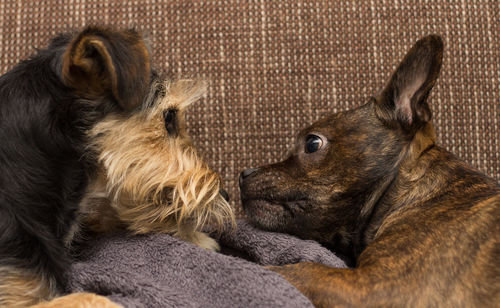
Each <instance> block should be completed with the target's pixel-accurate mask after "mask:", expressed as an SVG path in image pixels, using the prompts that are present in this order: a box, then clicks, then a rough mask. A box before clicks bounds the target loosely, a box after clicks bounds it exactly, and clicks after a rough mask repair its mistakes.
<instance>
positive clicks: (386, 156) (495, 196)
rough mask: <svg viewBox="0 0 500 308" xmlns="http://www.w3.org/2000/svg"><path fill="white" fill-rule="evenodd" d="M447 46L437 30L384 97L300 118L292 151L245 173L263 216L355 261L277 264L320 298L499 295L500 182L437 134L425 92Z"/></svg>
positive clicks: (452, 300) (429, 303) (349, 302)
mask: <svg viewBox="0 0 500 308" xmlns="http://www.w3.org/2000/svg"><path fill="white" fill-rule="evenodd" d="M442 55H443V42H442V40H441V38H440V37H437V36H433V35H431V36H428V37H425V38H423V39H421V40H419V41H418V42H417V43H416V44H415V45H414V46H413V48H412V49H411V50H410V51H409V52H408V54H407V55H406V57H405V58H404V59H403V61H402V62H401V64H400V65H399V66H398V67H397V69H396V71H395V72H394V74H393V75H392V77H391V79H390V80H389V82H388V83H387V86H386V87H385V89H383V90H382V91H381V93H380V94H379V95H378V96H376V97H373V98H371V99H370V100H369V101H368V102H367V103H366V104H364V105H362V106H360V107H358V108H356V109H353V110H349V111H345V112H341V113H336V114H330V115H327V116H325V117H324V118H323V119H321V120H319V121H317V122H315V123H313V124H312V125H310V126H309V127H306V128H305V129H303V130H302V131H301V132H300V133H299V135H298V136H297V139H296V143H295V145H294V146H293V149H292V151H291V153H290V156H289V157H288V158H287V159H286V160H284V161H282V162H278V163H275V164H271V165H267V166H262V167H259V168H255V169H249V170H245V171H243V172H242V173H241V176H240V188H241V199H242V202H243V207H244V209H245V212H246V213H247V215H248V217H249V219H250V220H251V221H252V222H253V223H254V224H256V225H257V226H259V227H261V228H264V229H268V230H272V231H281V232H288V233H292V234H295V235H297V236H299V237H302V238H305V239H314V240H316V241H319V242H321V243H322V244H323V245H325V246H326V247H328V248H330V249H332V250H333V251H335V252H336V253H337V254H339V255H340V256H342V257H343V258H344V259H345V260H346V261H347V263H349V265H350V266H352V267H354V268H353V269H338V268H329V267H327V266H324V265H320V264H311V263H298V264H293V265H288V266H284V267H273V268H272V270H274V271H276V272H278V273H280V274H282V275H283V276H284V277H285V278H286V279H287V280H288V281H290V282H291V283H292V284H294V285H295V286H296V287H297V288H298V289H299V290H301V291H302V292H303V293H304V294H305V295H307V296H308V297H309V298H310V299H311V301H312V302H313V304H314V305H315V306H316V307H496V306H498V303H499V302H500V283H499V279H498V277H500V269H499V267H498V261H497V260H499V259H500V250H499V247H500V224H499V223H498V222H499V221H500V186H499V184H498V182H496V181H495V180H494V179H492V178H489V177H487V176H486V175H484V174H481V173H480V172H479V171H477V170H475V169H474V168H472V167H470V166H468V165H467V164H465V163H464V162H462V161H460V160H459V159H458V158H457V157H455V156H454V155H452V154H451V153H449V152H447V151H446V150H445V149H443V148H441V147H439V146H438V145H436V144H435V141H436V137H435V133H434V127H433V125H432V123H431V122H430V120H431V111H430V107H429V105H428V102H427V97H428V95H429V93H430V91H431V89H432V87H433V86H434V84H435V82H436V80H437V77H438V74H439V71H440V68H441V61H442ZM457 103H459V102H457Z"/></svg>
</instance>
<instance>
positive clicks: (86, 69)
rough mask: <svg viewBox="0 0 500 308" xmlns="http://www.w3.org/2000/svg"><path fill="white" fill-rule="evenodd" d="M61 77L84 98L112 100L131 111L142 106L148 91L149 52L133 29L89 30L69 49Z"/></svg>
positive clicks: (74, 40)
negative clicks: (107, 98) (106, 98)
mask: <svg viewBox="0 0 500 308" xmlns="http://www.w3.org/2000/svg"><path fill="white" fill-rule="evenodd" d="M61 76H62V80H63V82H64V84H65V85H66V86H68V87H70V88H73V89H74V90H75V92H76V93H77V94H78V95H80V96H82V97H83V98H86V99H97V98H100V97H112V98H113V99H114V100H115V101H116V102H117V103H118V105H119V106H121V108H123V109H125V110H130V109H133V108H135V107H137V106H138V105H139V104H141V102H142V98H143V97H144V96H145V95H146V94H147V92H146V91H148V88H149V81H150V76H151V64H150V55H149V51H148V48H147V47H146V45H145V43H144V40H143V38H142V36H141V35H140V34H139V33H137V32H136V31H134V30H127V31H115V30H112V29H109V28H100V27H88V28H86V29H85V30H84V31H82V32H81V33H80V34H78V35H77V36H76V37H75V38H74V39H73V40H72V41H71V43H70V44H69V46H68V47H67V49H66V51H65V53H64V55H63V61H62V72H61Z"/></svg>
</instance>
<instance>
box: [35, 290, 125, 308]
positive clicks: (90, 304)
mask: <svg viewBox="0 0 500 308" xmlns="http://www.w3.org/2000/svg"><path fill="white" fill-rule="evenodd" d="M66 307H67V308H121V307H123V306H121V305H118V304H116V303H113V302H112V301H110V300H109V299H107V298H106V297H104V296H99V295H96V294H91V293H73V294H70V295H66V296H62V297H58V298H56V299H54V300H51V301H50V302H43V303H40V304H38V305H35V306H32V307H31V308H66Z"/></svg>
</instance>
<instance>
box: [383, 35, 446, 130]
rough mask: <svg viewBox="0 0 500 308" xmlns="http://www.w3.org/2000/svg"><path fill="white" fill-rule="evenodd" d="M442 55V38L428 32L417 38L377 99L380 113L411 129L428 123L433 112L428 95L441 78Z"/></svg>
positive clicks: (394, 122)
mask: <svg viewBox="0 0 500 308" xmlns="http://www.w3.org/2000/svg"><path fill="white" fill-rule="evenodd" d="M442 58H443V41H442V39H441V37H439V36H437V35H429V36H426V37H424V38H422V39H420V40H419V41H417V42H416V43H415V45H414V46H413V47H412V48H411V50H410V51H409V52H408V53H407V54H406V56H405V58H404V59H403V61H402V62H401V63H400V64H399V66H398V68H397V69H396V71H395V72H394V73H393V75H392V77H391V79H390V80H389V83H388V84H387V86H386V87H385V89H384V90H383V91H382V93H381V94H380V95H378V96H377V97H376V98H375V100H376V113H377V116H378V117H379V118H380V119H381V120H382V121H384V122H385V123H388V124H389V125H394V124H396V123H399V124H400V125H401V127H402V128H403V129H405V130H409V131H415V130H416V129H418V128H419V127H421V126H422V125H423V124H425V123H426V122H428V121H429V120H430V119H431V117H432V113H431V110H430V108H429V105H428V104H427V97H428V96H429V93H430V91H431V89H432V88H433V86H434V84H435V83H436V80H437V78H438V75H439V71H440V69H441V63H442Z"/></svg>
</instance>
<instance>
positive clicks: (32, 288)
mask: <svg viewBox="0 0 500 308" xmlns="http://www.w3.org/2000/svg"><path fill="white" fill-rule="evenodd" d="M55 293H56V292H55V290H54V283H53V282H51V281H48V280H47V279H44V278H43V277H37V276H36V275H34V274H32V273H29V272H27V271H25V270H21V269H16V268H14V267H0V307H9V308H16V307H28V306H30V305H33V304H35V303H37V302H39V301H42V300H46V299H49V298H51V297H52V296H54V295H55Z"/></svg>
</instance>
